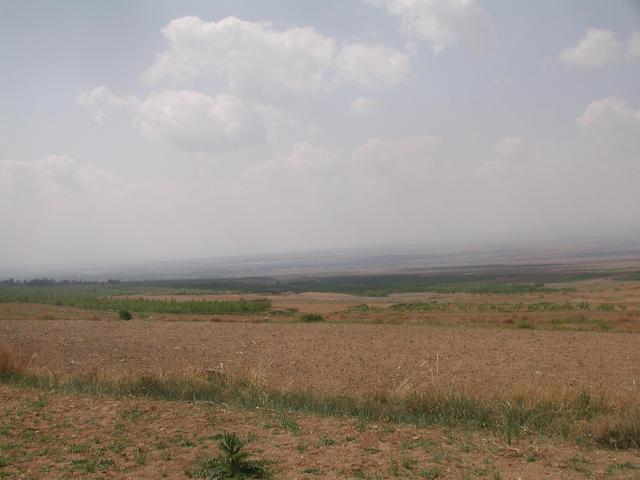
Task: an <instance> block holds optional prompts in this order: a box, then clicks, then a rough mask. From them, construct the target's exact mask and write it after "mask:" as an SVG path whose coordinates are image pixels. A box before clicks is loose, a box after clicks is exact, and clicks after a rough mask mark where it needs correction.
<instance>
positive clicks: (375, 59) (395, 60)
mask: <svg viewBox="0 0 640 480" xmlns="http://www.w3.org/2000/svg"><path fill="white" fill-rule="evenodd" d="M335 63H336V69H337V71H338V75H339V76H340V78H342V79H344V80H345V81H347V82H352V83H355V84H358V85H362V86H365V87H372V86H376V85H397V84H400V83H403V82H404V81H405V80H406V79H407V77H408V75H409V72H410V70H411V62H410V61H409V57H408V56H407V55H406V54H404V53H402V52H399V51H397V50H394V49H391V48H387V47H384V46H382V45H375V44H367V43H354V44H351V45H347V46H346V47H344V48H343V49H342V50H340V53H339V54H338V56H337V57H336V61H335Z"/></svg>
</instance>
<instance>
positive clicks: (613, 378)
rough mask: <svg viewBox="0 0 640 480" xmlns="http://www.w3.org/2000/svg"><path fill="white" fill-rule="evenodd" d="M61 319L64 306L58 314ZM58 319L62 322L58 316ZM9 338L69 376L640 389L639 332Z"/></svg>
mask: <svg viewBox="0 0 640 480" xmlns="http://www.w3.org/2000/svg"><path fill="white" fill-rule="evenodd" d="M51 311H53V308H51ZM54 316H55V315H54ZM0 339H4V340H5V341H8V342H9V343H10V344H11V345H13V346H14V348H15V349H16V350H17V351H18V352H19V353H20V354H21V355H22V357H23V358H28V359H29V366H30V367H31V368H35V369H39V370H45V371H49V372H53V373H56V374H62V375H76V374H80V373H88V372H96V371H98V372H103V373H105V374H107V375H118V376H120V375H128V374H133V375H137V374H140V373H142V372H158V373H160V372H168V371H169V372H174V373H179V372H185V371H193V370H197V369H207V368H220V367H221V366H222V368H224V370H225V371H227V372H229V373H232V374H235V375H240V376H244V375H247V374H252V375H259V376H261V377H264V378H265V379H266V380H267V381H268V383H269V384H270V385H272V386H274V387H276V388H282V387H286V388H296V389H313V390H315V391H318V392H324V393H346V394H368V393H371V392H372V391H379V390H384V391H388V390H393V389H395V388H400V386H402V388H405V389H413V388H415V389H424V388H431V387H433V386H439V387H444V388H455V389H456V390H460V391H465V392H468V393H474V394H480V395H488V396H492V395H495V394H501V393H504V392H505V391H510V390H513V389H521V388H523V387H526V388H531V387H549V386H560V387H563V388H564V387H568V386H574V387H575V386H579V387H584V388H590V389H594V390H601V389H605V390H608V391H611V392H631V393H638V389H640V337H639V336H637V335H636V334H623V333H602V332H569V331H543V330H529V329H516V330H514V329H487V328H446V327H429V326H427V327H425V326H412V325H379V324H375V325H371V324H302V323H294V324H270V323H266V324H240V323H224V322H223V323H209V322H201V321H195V322H194V321H182V322H166V321H157V320H133V321H130V322H121V321H117V320H95V321H93V320H90V321H87V320H86V319H78V320H70V319H61V320H57V319H53V320H39V319H36V320H23V319H15V320H9V319H6V318H5V319H4V320H2V322H1V323H0Z"/></svg>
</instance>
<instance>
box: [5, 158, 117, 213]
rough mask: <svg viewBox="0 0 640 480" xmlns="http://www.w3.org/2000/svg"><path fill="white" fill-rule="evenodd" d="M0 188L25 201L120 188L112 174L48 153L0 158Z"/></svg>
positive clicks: (13, 197)
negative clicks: (39, 156)
mask: <svg viewBox="0 0 640 480" xmlns="http://www.w3.org/2000/svg"><path fill="white" fill-rule="evenodd" d="M0 179H2V181H3V183H2V187H3V188H2V191H1V193H3V194H5V195H6V196H7V197H8V198H10V199H13V201H15V200H16V199H19V200H20V201H21V202H22V201H27V202H34V201H35V202H37V201H43V202H47V203H48V202H53V203H55V202H56V201H58V200H60V199H62V198H65V197H71V196H75V195H79V194H80V195H86V196H89V197H98V196H99V195H101V194H102V193H104V192H105V191H107V190H109V191H112V192H116V191H121V189H122V188H123V184H122V182H121V181H120V179H118V177H116V176H115V175H113V174H111V173H109V172H106V171H104V170H101V169H99V168H97V167H94V166H92V165H87V164H82V163H78V162H76V161H75V160H74V159H73V158H71V157H69V156H66V155H49V156H48V157H45V158H42V159H40V160H36V161H32V162H24V161H20V162H19V161H11V160H3V161H0Z"/></svg>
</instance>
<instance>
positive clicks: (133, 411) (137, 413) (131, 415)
mask: <svg viewBox="0 0 640 480" xmlns="http://www.w3.org/2000/svg"><path fill="white" fill-rule="evenodd" d="M143 413H144V412H143V410H142V409H141V408H140V407H133V408H129V409H127V410H124V411H123V412H122V413H121V414H120V416H122V417H123V418H128V419H129V420H131V421H134V422H135V421H137V420H138V419H139V418H140V417H141V416H142V414H143Z"/></svg>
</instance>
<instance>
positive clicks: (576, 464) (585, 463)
mask: <svg viewBox="0 0 640 480" xmlns="http://www.w3.org/2000/svg"><path fill="white" fill-rule="evenodd" d="M590 464H591V462H590V461H589V459H588V458H585V457H571V458H570V459H569V460H567V466H568V467H569V468H571V469H572V470H575V471H576V472H578V473H581V474H583V475H586V476H591V470H590V469H589V465H590Z"/></svg>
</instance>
